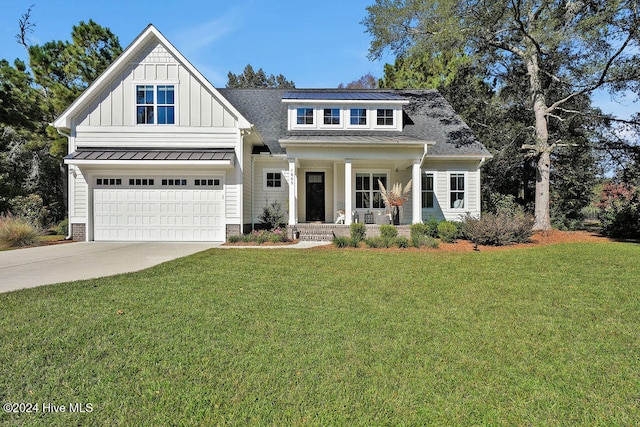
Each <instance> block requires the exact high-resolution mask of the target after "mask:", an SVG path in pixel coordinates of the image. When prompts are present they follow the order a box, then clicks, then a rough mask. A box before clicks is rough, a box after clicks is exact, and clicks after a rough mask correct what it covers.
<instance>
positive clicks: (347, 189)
mask: <svg viewBox="0 0 640 427" xmlns="http://www.w3.org/2000/svg"><path fill="white" fill-rule="evenodd" d="M352 211H353V207H352V206H351V160H350V159H346V160H345V161H344V216H345V220H344V223H345V224H347V225H349V224H351V212H352Z"/></svg>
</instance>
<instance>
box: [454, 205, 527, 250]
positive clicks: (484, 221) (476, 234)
mask: <svg viewBox="0 0 640 427" xmlns="http://www.w3.org/2000/svg"><path fill="white" fill-rule="evenodd" d="M462 234H463V235H464V236H465V238H467V239H469V240H470V241H471V242H473V243H475V244H476V245H490V246H503V245H509V244H513V243H524V242H527V241H528V240H529V238H530V237H531V235H532V234H533V217H532V216H531V215H525V214H518V215H510V214H509V213H507V212H499V213H497V214H494V213H486V214H484V215H482V217H481V218H474V217H473V216H471V215H469V214H467V216H466V217H465V218H464V221H463V222H462Z"/></svg>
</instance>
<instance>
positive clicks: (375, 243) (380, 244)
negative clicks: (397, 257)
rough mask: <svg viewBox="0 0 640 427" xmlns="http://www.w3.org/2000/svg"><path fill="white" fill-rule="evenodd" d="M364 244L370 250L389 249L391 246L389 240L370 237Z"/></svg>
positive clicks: (380, 237)
mask: <svg viewBox="0 0 640 427" xmlns="http://www.w3.org/2000/svg"><path fill="white" fill-rule="evenodd" d="M364 243H365V244H366V245H367V246H368V247H370V248H388V247H389V246H390V241H389V239H385V238H383V237H382V236H376V237H369V238H367V239H365V241H364Z"/></svg>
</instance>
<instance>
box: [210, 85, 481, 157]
mask: <svg viewBox="0 0 640 427" xmlns="http://www.w3.org/2000/svg"><path fill="white" fill-rule="evenodd" d="M218 91H219V92H220V93H221V94H222V96H224V97H225V98H226V99H227V100H228V101H229V102H230V103H231V104H233V105H234V106H235V107H236V108H237V109H238V111H239V112H240V113H241V114H242V115H243V116H244V117H245V118H246V119H247V120H248V121H249V122H251V123H252V124H253V125H254V126H255V128H256V129H257V130H258V132H260V135H261V136H262V139H263V141H264V143H265V145H266V146H267V147H268V148H269V151H271V153H273V154H282V153H284V152H285V150H284V148H283V147H282V146H281V145H280V143H279V142H278V141H279V140H281V139H286V138H291V137H299V136H321V135H325V136H328V137H331V138H333V137H337V136H345V137H358V136H363V137H381V136H384V137H391V138H410V139H414V140H415V139H417V140H424V141H425V142H432V141H433V142H435V145H433V146H431V147H429V152H428V156H490V153H489V151H487V149H486V148H485V147H484V146H483V145H482V144H481V143H480V141H478V140H477V138H476V137H475V135H474V134H473V132H472V131H471V129H470V128H469V126H467V124H466V123H464V121H463V120H462V119H461V118H460V116H459V115H458V114H457V113H456V112H455V111H454V110H453V108H452V107H451V105H450V104H449V103H448V102H447V101H446V100H445V99H444V98H443V97H442V95H440V93H439V92H438V91H436V90H430V89H422V90H385V89H381V90H377V91H371V90H369V91H348V90H344V91H340V90H336V89H307V90H305V89H296V90H295V93H298V94H305V93H306V94H309V96H317V97H318V98H306V99H324V98H323V97H327V96H333V95H335V94H340V93H342V94H345V96H347V95H346V94H349V93H353V94H356V95H357V94H363V93H369V94H374V93H375V94H379V96H381V97H382V98H385V97H386V98H387V99H393V100H408V101H409V103H408V104H407V105H403V106H402V109H403V128H402V132H379V131H378V132H376V131H356V130H331V131H324V130H322V131H289V130H287V104H286V103H284V102H282V99H283V97H284V96H286V95H287V94H291V93H293V92H294V91H292V90H291V89H218ZM311 94H313V95H311ZM332 94H333V95H332ZM300 96H302V95H300ZM367 96H369V95H367ZM345 99H346V98H345ZM381 100H383V99H381Z"/></svg>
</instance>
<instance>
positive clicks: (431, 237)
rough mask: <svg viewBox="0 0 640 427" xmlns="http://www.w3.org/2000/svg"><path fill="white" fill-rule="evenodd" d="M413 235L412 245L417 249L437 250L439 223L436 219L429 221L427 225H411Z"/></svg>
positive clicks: (410, 230)
mask: <svg viewBox="0 0 640 427" xmlns="http://www.w3.org/2000/svg"><path fill="white" fill-rule="evenodd" d="M409 232H410V234H411V245H412V246H414V247H416V248H421V247H423V246H427V247H430V248H437V247H438V242H437V241H436V240H435V237H436V236H437V235H438V221H437V220H436V219H434V218H431V219H429V222H427V223H426V224H423V223H418V224H411V226H410V227H409Z"/></svg>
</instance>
